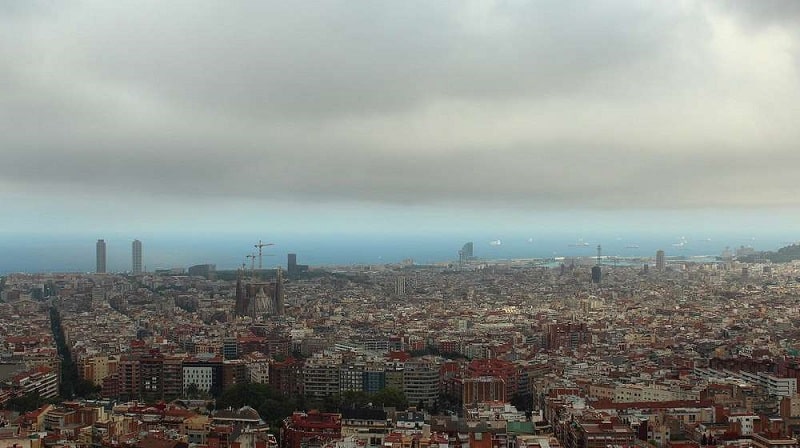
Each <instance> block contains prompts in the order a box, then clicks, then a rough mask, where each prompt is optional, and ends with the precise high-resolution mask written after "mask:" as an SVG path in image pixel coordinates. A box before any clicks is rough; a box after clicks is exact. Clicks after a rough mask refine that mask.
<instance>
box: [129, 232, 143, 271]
mask: <svg viewBox="0 0 800 448" xmlns="http://www.w3.org/2000/svg"><path fill="white" fill-rule="evenodd" d="M131 247H132V252H133V267H132V269H131V273H133V275H139V274H141V273H142V242H141V241H139V240H133V244H132V245H131Z"/></svg>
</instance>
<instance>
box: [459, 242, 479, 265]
mask: <svg viewBox="0 0 800 448" xmlns="http://www.w3.org/2000/svg"><path fill="white" fill-rule="evenodd" d="M474 248H475V245H474V244H472V241H470V242H468V243H464V245H463V246H462V247H461V250H460V251H458V262H459V263H465V262H467V261H469V260H472V258H473V257H474V252H473V251H474Z"/></svg>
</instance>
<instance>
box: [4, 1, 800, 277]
mask: <svg viewBox="0 0 800 448" xmlns="http://www.w3.org/2000/svg"><path fill="white" fill-rule="evenodd" d="M799 17H800V7H798V5H797V3H795V2H791V1H766V2H748V1H733V2H720V3H717V2H713V3H712V2H699V1H682V2H650V3H648V2H616V3H614V2H590V3H583V2H581V3H576V2H562V1H558V2H551V1H547V2H490V1H489V2H437V3H434V4H431V3H429V2H394V3H385V2H370V3H368V4H361V5H359V6H358V7H354V6H353V5H352V4H351V3H348V2H335V1H332V2H322V3H319V2H308V3H299V4H298V3H292V4H286V3H282V2H259V3H258V4H253V3H230V2H224V3H208V4H204V5H197V4H195V3H193V2H170V3H169V4H164V3H163V2H126V1H115V2H81V3H67V2H63V3H55V4H53V3H45V2H36V1H33V2H4V3H3V4H2V5H0V42H1V43H0V79H1V80H2V83H3V85H4V88H3V89H2V92H0V151H1V152H2V154H1V155H2V163H0V201H1V202H2V207H3V216H4V219H3V220H2V223H0V244H2V245H3V246H2V247H6V248H10V247H12V245H13V247H15V248H19V243H20V242H21V241H25V242H30V243H31V245H36V244H42V245H49V244H54V243H55V242H57V241H63V240H64V238H72V239H74V237H75V236H81V237H84V236H85V237H87V238H88V239H87V240H86V241H87V244H88V245H87V246H86V247H88V248H89V251H88V253H91V244H92V243H91V242H92V241H93V240H94V239H96V238H102V237H106V238H110V235H120V236H121V238H122V239H123V241H130V240H132V239H133V238H145V237H146V236H148V235H155V236H163V237H164V238H166V237H168V236H170V235H192V236H193V235H206V236H213V235H217V234H218V235H231V234H232V235H238V236H241V237H242V238H245V237H246V238H250V239H252V238H261V237H264V238H271V239H275V240H281V239H282V238H283V239H293V238H297V239H300V238H301V237H302V236H304V235H307V236H309V237H312V236H313V237H314V238H319V237H323V236H325V235H328V236H331V237H332V238H336V237H337V236H338V235H362V234H370V235H384V236H386V237H389V236H392V237H397V238H408V239H409V240H414V239H415V238H416V237H418V236H420V235H422V236H429V235H458V237H459V238H462V237H463V238H469V239H485V240H487V241H489V240H492V239H495V238H502V237H503V236H505V235H509V234H513V235H519V237H520V238H528V237H533V238H535V239H536V240H537V241H539V240H544V239H547V237H548V235H551V234H552V233H553V230H554V229H558V232H559V233H562V234H564V237H565V238H566V239H565V241H567V240H569V239H577V238H580V237H583V238H587V239H596V237H595V236H594V235H593V234H608V235H614V236H622V237H627V235H630V234H632V235H637V236H636V238H637V239H638V234H646V235H654V236H657V237H659V238H660V239H661V240H663V241H665V242H668V241H669V240H670V239H672V238H676V237H679V236H681V235H684V234H688V233H694V234H697V235H698V238H706V237H714V239H716V240H720V241H721V240H723V239H726V242H725V243H724V244H737V241H739V240H742V239H745V238H751V237H753V236H756V237H758V238H759V239H770V240H771V241H773V242H778V241H784V240H794V239H795V238H794V237H793V232H794V228H793V226H794V223H795V222H797V221H798V218H800V215H798V212H797V205H798V204H797V202H798V196H797V194H796V184H797V182H796V179H797V166H798V161H800V160H799V159H798V158H800V155H798V154H800V153H799V152H798V151H796V142H797V141H798V136H799V135H798V134H799V133H800V128H798V127H797V126H796V105H797V104H798V103H799V102H800V83H799V82H798V81H799V80H800V78H799V77H798V60H800V58H798V55H800V47H798V43H799V42H800V41H799V40H798V36H799V35H798V33H800V31H798V30H800V26H797V25H798V24H800V18H799ZM265 234H267V235H268V236H264V235H265ZM717 235H720V237H718V238H717ZM728 236H730V238H727V237H728ZM37 241H39V243H37ZM12 243H13V244H12ZM722 244H723V243H720V245H722ZM184 247H187V246H184ZM723 247H724V246H723ZM775 247H776V246H775V245H774V244H772V245H770V246H769V247H762V248H763V249H774V248H775ZM717 249H719V247H718V248H715V250H717ZM9 250H10V249H9ZM70 250H71V252H70V253H71V254H72V255H71V256H72V257H79V256H82V254H81V253H79V252H78V249H77V248H73V249H70ZM285 250H286V251H290V250H292V249H291V248H286V249H285ZM22 252H23V253H24V251H22ZM15 253H17V255H15V256H18V251H15ZM537 255H544V254H543V253H538V254H537ZM219 256H220V257H224V256H225V255H224V254H219ZM402 256H403V257H405V256H408V257H414V254H403V255H402ZM0 258H3V259H2V260H1V262H0V264H2V266H4V267H5V270H15V269H19V268H21V267H23V266H25V267H36V265H35V264H31V263H29V262H25V263H20V264H15V262H14V261H13V260H8V259H7V256H4V255H0ZM90 258H91V257H90ZM322 258H324V259H326V260H332V259H333V258H332V257H330V256H325V257H322ZM28 261H30V260H28ZM341 261H346V259H343V260H341ZM165 262H169V260H166V261H165ZM78 266H80V264H79V263H77V264H76V265H75V267H78ZM48 267H51V268H53V267H55V266H46V265H41V268H48Z"/></svg>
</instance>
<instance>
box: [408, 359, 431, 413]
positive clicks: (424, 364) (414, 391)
mask: <svg viewBox="0 0 800 448" xmlns="http://www.w3.org/2000/svg"><path fill="white" fill-rule="evenodd" d="M403 392H405V394H406V399H407V400H408V403H409V404H410V405H411V406H417V405H419V404H421V405H422V406H423V407H430V406H433V404H434V403H435V402H436V399H437V398H438V397H439V366H438V365H436V364H435V363H433V362H431V361H425V360H418V361H407V362H406V363H405V365H404V368H403Z"/></svg>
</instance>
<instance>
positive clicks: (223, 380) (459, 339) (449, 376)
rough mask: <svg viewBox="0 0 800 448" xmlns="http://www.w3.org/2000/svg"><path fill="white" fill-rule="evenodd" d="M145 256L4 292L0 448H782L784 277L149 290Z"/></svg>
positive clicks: (793, 346) (787, 282)
mask: <svg viewBox="0 0 800 448" xmlns="http://www.w3.org/2000/svg"><path fill="white" fill-rule="evenodd" d="M267 245H271V243H262V242H261V241H259V242H258V244H256V245H255V247H256V248H257V249H259V250H260V249H262V248H263V247H265V246H267ZM142 246H143V244H142V242H141V241H138V240H136V241H134V242H133V243H132V244H131V266H130V271H129V272H124V273H110V272H106V244H105V241H103V240H99V241H98V242H97V244H96V265H97V269H96V271H97V272H95V273H91V274H85V273H47V274H32V273H31V274H27V273H20V274H10V275H8V276H6V277H3V278H2V283H1V284H0V288H1V290H0V298H1V299H2V303H0V324H1V325H2V327H0V344H1V345H0V347H1V349H2V351H1V352H0V356H2V365H0V367H1V368H2V372H3V378H2V389H1V390H2V392H0V403H2V405H3V407H4V408H5V409H6V410H5V411H3V412H2V417H0V418H2V420H1V421H2V428H0V443H1V444H2V446H19V447H31V448H42V447H45V446H48V447H50V446H73V447H84V446H86V447H88V446H109V447H110V446H131V447H133V446H137V447H146V448H161V447H180V446H208V447H214V448H216V447H239V448H247V447H252V448H256V447H267V446H281V447H284V448H301V447H331V448H333V447H339V448H352V447H370V448H378V447H384V448H419V447H434V446H436V447H439V448H444V447H458V448H468V447H469V448H484V447H485V448H522V447H539V448H550V447H559V446H560V447H565V448H602V447H608V446H639V447H642V448H645V447H650V448H668V447H698V446H737V447H745V446H747V447H749V446H755V447H762V448H766V447H781V448H792V447H796V446H797V439H796V437H797V434H798V433H800V395H798V391H797V380H798V378H800V357H799V356H798V354H799V353H800V352H799V350H800V342H799V341H800V338H799V337H798V336H800V334H798V332H799V331H800V330H797V328H798V323H799V322H798V321H800V305H798V301H797V298H798V292H800V263H798V262H786V263H772V262H769V261H768V260H763V259H761V260H758V259H757V260H756V261H748V262H745V261H741V260H742V259H752V256H753V251H752V250H748V249H747V248H744V247H743V248H741V249H740V250H738V251H736V252H735V253H732V252H730V251H726V253H724V254H722V255H721V256H719V257H714V258H713V259H703V260H696V259H686V258H681V257H666V256H665V254H664V252H663V251H658V253H656V254H653V257H646V258H636V259H625V260H618V259H616V258H615V259H613V260H612V259H611V258H609V257H603V256H602V255H601V248H600V247H598V248H597V256H596V257H576V258H565V259H560V260H558V261H554V260H543V259H542V260H539V259H525V260H503V261H491V260H483V259H480V258H478V257H476V256H475V254H474V247H473V244H472V243H471V242H470V243H466V244H464V246H463V247H462V248H461V249H460V250H458V251H455V250H454V255H456V252H457V256H454V258H453V260H452V261H450V262H443V263H438V264H433V265H417V264H415V263H414V262H413V260H405V261H404V262H403V263H398V264H389V265H359V266H328V267H310V266H307V265H302V264H298V257H297V255H295V254H289V256H288V257H287V260H286V266H285V268H283V267H278V268H277V269H271V268H269V269H265V268H263V267H262V263H263V260H262V259H261V257H259V256H258V254H257V253H256V254H254V255H253V256H252V257H251V258H250V261H251V265H250V266H247V265H246V264H245V265H243V266H241V267H240V268H239V269H237V270H233V271H217V270H216V267H215V266H214V265H213V264H205V265H196V266H192V267H189V268H188V269H183V268H175V269H169V270H161V271H158V272H152V273H151V272H144V271H143V264H142V258H143V255H142V252H143V251H142ZM259 246H260V247H259ZM748 257H749V258H748Z"/></svg>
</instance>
